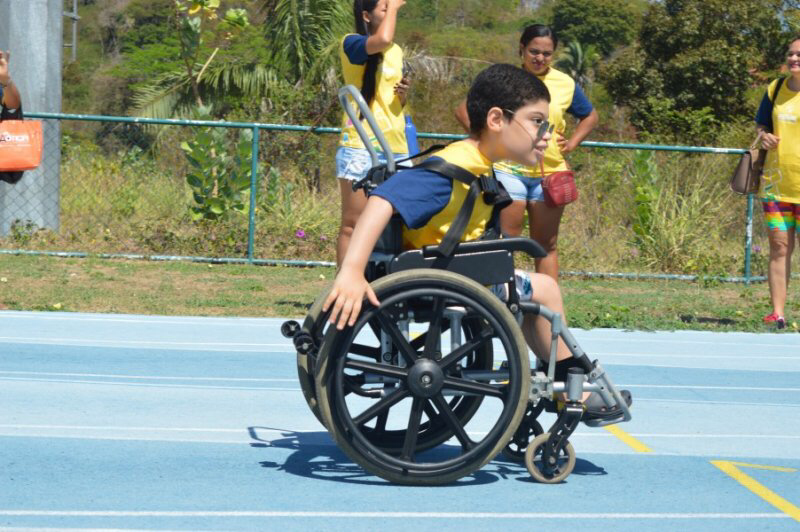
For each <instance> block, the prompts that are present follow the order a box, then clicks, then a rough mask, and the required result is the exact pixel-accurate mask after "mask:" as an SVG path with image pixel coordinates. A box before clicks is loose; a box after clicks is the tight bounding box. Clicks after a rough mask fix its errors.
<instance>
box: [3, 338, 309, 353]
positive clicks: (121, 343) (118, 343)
mask: <svg viewBox="0 0 800 532" xmlns="http://www.w3.org/2000/svg"><path fill="white" fill-rule="evenodd" d="M0 343H8V344H12V343H17V344H40V345H72V344H78V345H84V344H92V345H94V344H98V345H110V346H114V347H125V346H128V345H135V346H156V347H162V346H170V347H172V346H174V347H200V348H206V347H212V348H223V347H253V348H263V347H280V348H287V349H292V351H294V346H293V345H292V344H287V343H283V344H263V343H244V342H168V341H155V340H154V341H148V340H100V339H97V338H37V337H31V336H0Z"/></svg>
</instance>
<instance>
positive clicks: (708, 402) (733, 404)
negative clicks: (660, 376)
mask: <svg viewBox="0 0 800 532" xmlns="http://www.w3.org/2000/svg"><path fill="white" fill-rule="evenodd" d="M635 400H636V401H638V402H646V403H689V404H702V405H706V404H707V405H730V406H777V407H789V408H798V407H800V404H794V403H747V402H743V401H703V400H696V399H649V398H641V397H636V398H635Z"/></svg>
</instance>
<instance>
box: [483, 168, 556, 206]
mask: <svg viewBox="0 0 800 532" xmlns="http://www.w3.org/2000/svg"><path fill="white" fill-rule="evenodd" d="M494 175H495V177H496V178H497V180H498V181H500V182H501V183H503V186H504V187H506V190H507V191H508V195H509V196H511V199H513V200H514V201H520V200H522V201H544V191H542V178H541V177H518V176H515V175H512V174H507V173H505V172H498V171H497V170H495V171H494Z"/></svg>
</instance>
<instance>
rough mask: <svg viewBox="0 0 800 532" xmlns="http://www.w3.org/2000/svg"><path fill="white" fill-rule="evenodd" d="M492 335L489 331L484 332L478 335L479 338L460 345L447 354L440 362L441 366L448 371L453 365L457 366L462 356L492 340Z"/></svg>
mask: <svg viewBox="0 0 800 532" xmlns="http://www.w3.org/2000/svg"><path fill="white" fill-rule="evenodd" d="M491 339H492V335H491V334H490V333H488V332H485V331H484V332H482V333H481V334H480V335H478V337H477V338H475V339H474V340H470V341H469V342H467V343H465V344H464V345H462V346H460V347H459V348H458V349H456V350H455V351H453V352H452V353H450V354H449V355H447V356H446V357H444V358H443V359H442V361H441V362H439V366H440V367H441V368H442V370H444V371H447V370H448V369H450V368H451V367H452V366H455V365H456V364H457V363H458V362H459V361H460V360H461V359H462V358H464V357H466V356H467V355H469V354H470V353H471V352H472V351H474V350H476V349H478V348H479V347H481V346H482V345H483V344H485V343H486V342H489V341H491Z"/></svg>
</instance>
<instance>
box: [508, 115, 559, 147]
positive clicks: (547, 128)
mask: <svg viewBox="0 0 800 532" xmlns="http://www.w3.org/2000/svg"><path fill="white" fill-rule="evenodd" d="M503 112H504V113H507V114H508V117H509V119H510V120H512V121H514V122H516V123H517V124H519V126H520V127H521V128H522V129H524V130H525V133H528V136H530V137H531V140H533V147H534V149H535V148H536V145H537V144H539V141H541V140H542V139H543V138H544V136H545V135H546V134H547V133H552V132H553V130H554V129H555V127H556V126H555V124H550V122H549V121H547V120H545V119H544V118H534V119H532V120H531V122H533V123H534V124H536V136H534V135H531V134H530V133H529V132H528V129H527V128H526V127H525V126H524V125H523V124H522V122H520V121H519V120H517V119H516V118H515V117H514V112H512V111H511V110H510V109H503Z"/></svg>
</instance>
